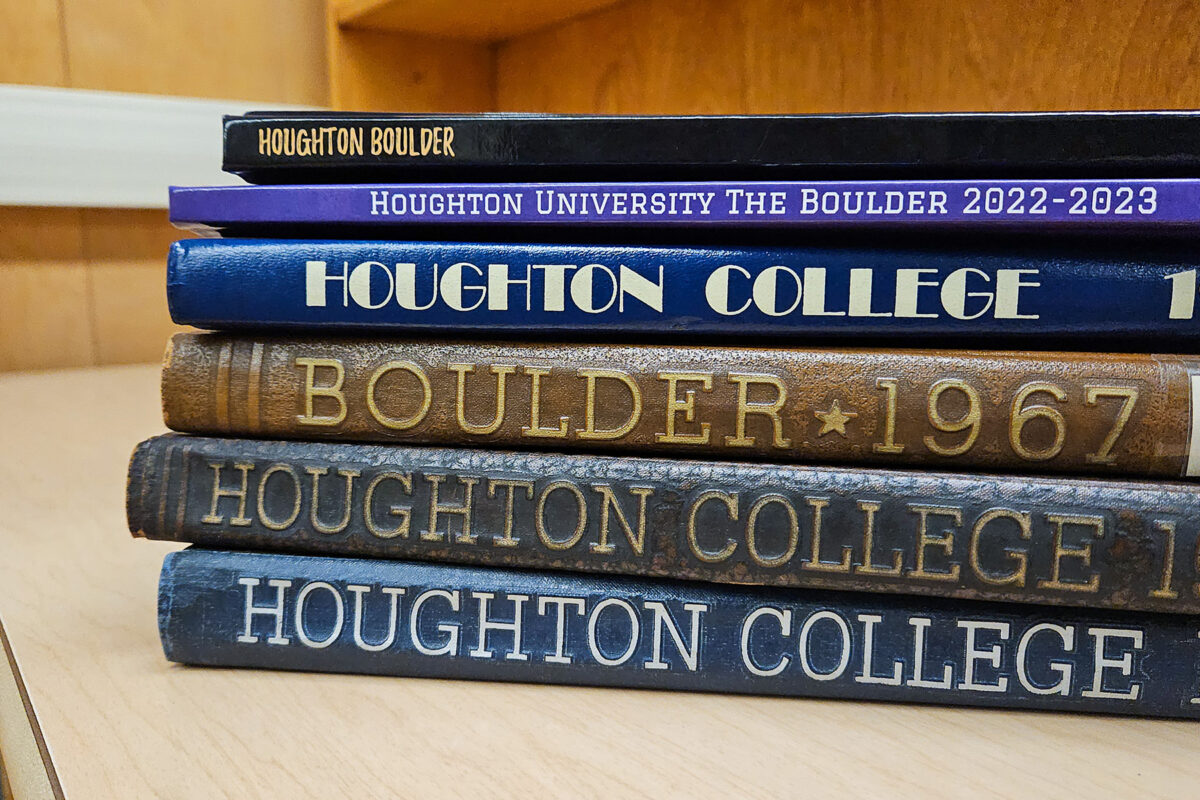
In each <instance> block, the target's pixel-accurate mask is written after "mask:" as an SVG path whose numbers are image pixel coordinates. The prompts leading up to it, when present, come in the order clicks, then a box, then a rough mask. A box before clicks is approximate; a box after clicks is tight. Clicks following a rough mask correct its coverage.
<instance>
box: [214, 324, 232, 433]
mask: <svg viewBox="0 0 1200 800" xmlns="http://www.w3.org/2000/svg"><path fill="white" fill-rule="evenodd" d="M232 362H233V342H226V343H225V344H223V345H221V350H220V352H218V353H217V388H216V397H215V400H216V406H217V425H219V426H220V427H222V428H224V429H225V430H229V371H230V364H231V363H232Z"/></svg>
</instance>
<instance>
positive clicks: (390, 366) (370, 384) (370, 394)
mask: <svg viewBox="0 0 1200 800" xmlns="http://www.w3.org/2000/svg"><path fill="white" fill-rule="evenodd" d="M396 370H399V371H401V372H407V373H409V374H410V375H412V376H413V377H414V378H416V379H417V381H418V382H419V383H420V384H421V404H420V406H419V407H418V408H417V410H416V412H415V413H414V414H413V415H412V416H410V417H405V418H403V419H399V418H395V417H389V416H387V415H386V414H384V413H383V412H382V411H380V410H379V404H378V403H377V402H376V400H375V386H376V384H378V383H379V380H380V379H381V378H382V377H383V376H384V375H387V374H388V373H389V372H394V371H396ZM432 403H433V389H432V388H431V387H430V385H429V376H428V375H426V374H425V370H423V369H421V367H420V366H418V365H417V364H414V363H413V362H411V361H389V362H387V363H386V364H383V365H381V366H380V367H379V368H378V369H377V370H375V371H374V372H373V373H371V379H370V380H368V381H367V409H368V410H369V411H370V412H371V416H372V417H374V418H375V421H376V422H378V423H379V424H380V425H382V426H383V427H385V428H391V429H392V430H394V431H406V430H408V429H409V428H414V427H416V426H417V425H420V424H421V420H423V419H425V415H426V414H428V413H429V406H430V405H431V404H432Z"/></svg>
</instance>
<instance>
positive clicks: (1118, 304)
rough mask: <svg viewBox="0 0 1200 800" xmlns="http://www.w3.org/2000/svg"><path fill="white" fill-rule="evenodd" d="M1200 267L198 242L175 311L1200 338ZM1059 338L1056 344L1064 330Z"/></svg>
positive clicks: (292, 322)
mask: <svg viewBox="0 0 1200 800" xmlns="http://www.w3.org/2000/svg"><path fill="white" fill-rule="evenodd" d="M1196 272H1197V266H1196V262H1195V260H1194V259H1189V258H1188V257H1187V256H1186V255H1185V254H1183V252H1182V251H1180V250H1173V251H1170V252H1169V253H1167V254H1161V255H1159V256H1154V255H1153V254H1151V253H1148V252H1145V251H1143V252H1141V253H1138V254H1136V255H1131V254H1125V255H1122V254H1121V253H1120V252H1119V251H1113V250H1110V251H1107V252H1105V253H1103V254H1093V255H1083V254H1079V253H1072V254H1065V255H1064V254H1063V253H1062V252H1058V253H1055V252H1051V251H1045V252H1036V251H1027V252H1021V251H1019V250H1014V251H1011V252H992V253H987V252H968V251H961V252H939V251H913V250H900V249H892V250H885V249H877V250H866V249H857V250H856V249H822V248H794V249H788V248H741V249H730V248H695V247H611V246H599V245H538V244H471V243H455V242H378V241H299V240H269V239H227V240H219V239H191V240H184V241H181V242H177V243H175V244H174V245H173V246H172V247H171V252H170V258H169V260H168V274H167V299H168V303H169V305H170V309H171V316H172V318H173V319H174V320H175V321H176V322H178V323H181V324H186V325H195V326H197V327H201V328H212V329H237V328H259V329H270V328H298V327H305V328H314V329H316V328H325V329H358V330H389V331H397V332H421V331H439V330H440V331H447V332H452V331H464V330H476V331H487V332H506V333H523V334H532V335H541V334H549V333H558V332H563V333H589V332H591V333H602V334H607V333H615V334H619V333H651V332H653V333H656V334H661V333H671V332H679V333H683V332H686V333H696V334H716V335H722V336H731V337H739V336H766V335H771V336H778V337H781V338H783V337H797V338H799V337H804V338H807V339H815V338H820V337H822V336H828V337H835V336H836V337H839V338H842V339H844V338H846V337H862V338H870V337H873V336H874V337H878V336H882V335H891V334H905V335H913V336H940V335H956V336H961V337H973V336H974V337H978V336H988V337H994V336H1003V337H1005V338H1006V339H1007V340H1011V341H1028V342H1031V343H1034V344H1037V345H1038V346H1041V347H1044V346H1045V345H1046V343H1047V341H1053V340H1068V339H1072V338H1073V339H1076V340H1089V339H1091V338H1093V337H1096V336H1104V337H1111V336H1113V335H1116V334H1119V335H1120V336H1121V337H1122V338H1124V339H1139V338H1140V339H1142V340H1144V341H1147V342H1150V341H1153V342H1154V344H1155V346H1156V347H1162V346H1163V345H1164V343H1165V342H1168V341H1176V342H1181V343H1186V342H1189V341H1193V340H1194V338H1195V337H1196V334H1197V333H1200V326H1198V324H1197V320H1196V318H1195V306H1196V303H1195V298H1196V293H1197V291H1196ZM1047 337H1050V338H1049V339H1048V338H1047Z"/></svg>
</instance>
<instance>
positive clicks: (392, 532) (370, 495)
mask: <svg viewBox="0 0 1200 800" xmlns="http://www.w3.org/2000/svg"><path fill="white" fill-rule="evenodd" d="M388 480H391V481H395V482H396V483H398V484H400V485H401V486H402V487H404V493H405V494H407V495H411V494H412V490H413V485H412V473H411V472H381V473H379V474H378V475H376V476H375V477H374V478H372V479H371V482H370V483H368V484H367V493H366V494H365V495H364V496H363V521H364V522H365V523H366V525H367V530H368V531H370V532H371V535H372V536H374V537H376V538H379V539H392V538H395V537H397V536H398V537H400V538H401V539H407V538H408V526H409V524H410V521H411V519H412V511H411V510H410V509H409V508H408V506H391V507H390V508H388V514H390V515H392V516H394V517H398V518H399V519H400V521H399V522H397V523H396V525H395V526H394V527H391V528H384V527H382V526H381V525H380V524H379V523H378V522H376V521H375V515H374V514H373V513H372V502H373V501H374V499H375V490H376V489H378V488H379V484H381V483H383V482H384V481H388Z"/></svg>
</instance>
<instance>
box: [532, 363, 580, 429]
mask: <svg viewBox="0 0 1200 800" xmlns="http://www.w3.org/2000/svg"><path fill="white" fill-rule="evenodd" d="M525 374H526V375H528V376H529V377H530V378H532V382H531V384H530V387H529V425H528V426H525V427H522V428H521V435H522V436H533V437H538V438H543V439H565V438H567V425H568V424H570V422H571V418H570V417H559V418H558V427H557V428H543V427H542V423H541V419H542V378H543V377H545V376H546V375H549V374H550V370H549V369H546V368H544V367H525Z"/></svg>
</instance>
